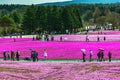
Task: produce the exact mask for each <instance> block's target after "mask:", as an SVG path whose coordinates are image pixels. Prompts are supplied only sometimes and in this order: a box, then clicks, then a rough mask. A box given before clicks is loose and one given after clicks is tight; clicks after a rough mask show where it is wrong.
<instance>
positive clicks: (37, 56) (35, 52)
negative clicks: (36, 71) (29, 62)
mask: <svg viewBox="0 0 120 80" xmlns="http://www.w3.org/2000/svg"><path fill="white" fill-rule="evenodd" d="M35 53H36V60H37V61H38V60H39V59H38V52H36V51H35Z"/></svg>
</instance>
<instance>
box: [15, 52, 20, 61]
mask: <svg viewBox="0 0 120 80" xmlns="http://www.w3.org/2000/svg"><path fill="white" fill-rule="evenodd" d="M16 60H17V61H19V60H20V52H19V51H17V52H16Z"/></svg>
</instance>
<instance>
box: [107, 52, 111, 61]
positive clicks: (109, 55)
mask: <svg viewBox="0 0 120 80" xmlns="http://www.w3.org/2000/svg"><path fill="white" fill-rule="evenodd" d="M111 56H112V53H111V52H110V51H109V52H108V57H109V62H111Z"/></svg>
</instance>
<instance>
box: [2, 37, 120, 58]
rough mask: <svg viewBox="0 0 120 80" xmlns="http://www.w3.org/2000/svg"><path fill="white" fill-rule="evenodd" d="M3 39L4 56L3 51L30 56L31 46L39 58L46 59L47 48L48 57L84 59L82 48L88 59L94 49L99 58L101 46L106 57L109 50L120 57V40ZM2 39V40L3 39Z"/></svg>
mask: <svg viewBox="0 0 120 80" xmlns="http://www.w3.org/2000/svg"><path fill="white" fill-rule="evenodd" d="M6 40H7V39H3V41H5V42H2V43H0V57H1V58H3V51H4V50H6V51H11V50H13V51H17V50H19V51H20V52H21V54H20V55H21V56H20V58H25V57H27V56H30V54H31V52H30V48H32V49H33V50H36V51H37V52H38V57H39V59H44V57H43V51H44V49H47V54H48V57H47V59H82V53H81V49H83V48H84V49H86V59H89V50H92V51H93V58H94V59H97V52H98V49H99V48H103V49H104V54H105V59H108V51H111V52H112V59H120V54H119V53H120V46H119V45H120V42H51V41H49V42H43V41H32V39H28V40H24V39H23V40H24V41H23V40H22V39H21V41H16V42H9V41H8V42H7V41H6ZM1 41H2V40H1Z"/></svg>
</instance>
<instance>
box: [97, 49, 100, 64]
mask: <svg viewBox="0 0 120 80" xmlns="http://www.w3.org/2000/svg"><path fill="white" fill-rule="evenodd" d="M97 57H98V59H97V61H98V62H99V61H100V51H99V52H98V53H97Z"/></svg>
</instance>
